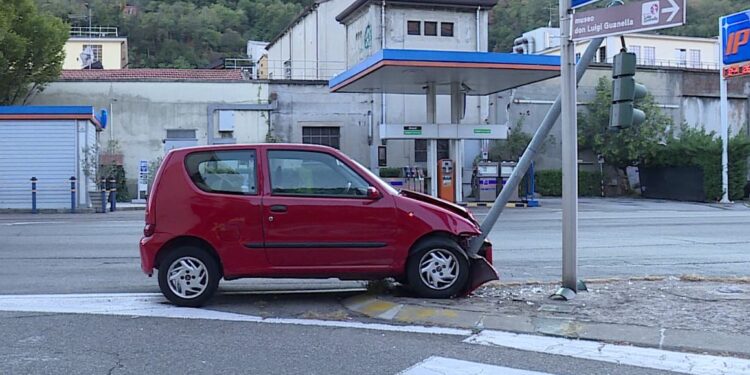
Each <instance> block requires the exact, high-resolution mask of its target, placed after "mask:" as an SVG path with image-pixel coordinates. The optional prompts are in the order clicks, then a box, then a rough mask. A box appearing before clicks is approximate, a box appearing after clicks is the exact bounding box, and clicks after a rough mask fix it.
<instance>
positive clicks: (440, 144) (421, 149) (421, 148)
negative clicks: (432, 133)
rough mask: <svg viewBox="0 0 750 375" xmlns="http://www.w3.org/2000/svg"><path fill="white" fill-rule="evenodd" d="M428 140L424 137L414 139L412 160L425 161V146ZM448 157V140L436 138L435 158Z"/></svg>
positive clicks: (426, 146) (416, 161)
mask: <svg viewBox="0 0 750 375" xmlns="http://www.w3.org/2000/svg"><path fill="white" fill-rule="evenodd" d="M428 145H429V142H428V141H427V140H426V139H415V140H414V162H415V163H426V162H427V148H428ZM448 158H450V140H448V139H438V140H437V159H438V160H440V159H448Z"/></svg>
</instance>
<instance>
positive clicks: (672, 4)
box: [661, 0, 680, 22]
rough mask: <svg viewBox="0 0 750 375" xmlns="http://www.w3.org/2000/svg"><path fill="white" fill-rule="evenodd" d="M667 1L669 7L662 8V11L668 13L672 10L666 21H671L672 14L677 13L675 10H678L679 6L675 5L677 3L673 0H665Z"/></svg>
mask: <svg viewBox="0 0 750 375" xmlns="http://www.w3.org/2000/svg"><path fill="white" fill-rule="evenodd" d="M667 1H669V5H670V6H669V8H662V10H661V12H662V13H669V12H672V14H670V15H669V18H667V22H672V20H673V19H674V16H676V15H677V12H679V11H680V6H679V5H677V3H676V2H675V1H674V0H667Z"/></svg>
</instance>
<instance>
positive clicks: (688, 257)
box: [0, 200, 750, 374]
mask: <svg viewBox="0 0 750 375" xmlns="http://www.w3.org/2000/svg"><path fill="white" fill-rule="evenodd" d="M483 211H484V212H486V209H485V210H481V209H479V210H476V212H477V215H478V216H480V218H481V217H482V215H483ZM142 215H143V214H142V212H118V213H111V214H106V215H101V214H100V215H95V214H88V215H83V214H80V215H66V214H59V215H38V216H36V215H35V216H32V215H0V262H2V264H3V270H2V272H0V289H1V290H2V291H1V292H0V294H6V295H8V294H15V295H21V294H23V295H27V294H58V293H141V292H158V288H157V286H156V280H155V279H154V278H148V277H145V276H144V275H143V274H142V273H141V271H140V268H139V258H138V248H137V242H138V239H139V237H140V232H141V230H142ZM580 216H581V221H580V249H579V254H580V261H579V265H580V276H581V277H585V278H593V277H597V278H598V277H612V276H640V275H667V274H684V273H701V274H711V275H747V274H748V272H750V271H747V270H750V257H748V256H747V253H748V251H750V247H749V246H748V244H749V243H750V231H748V230H747V228H749V227H750V226H749V224H750V209H747V207H745V206H744V205H735V206H733V207H732V208H729V209H727V208H722V207H719V206H710V205H696V204H681V203H667V202H646V201H628V200H617V201H600V200H590V201H587V200H585V201H582V203H581V215H580ZM560 217H561V213H560V210H559V203H558V202H556V201H545V202H543V207H542V208H536V209H508V210H506V212H505V213H503V215H502V216H501V221H500V222H499V223H498V225H497V226H496V228H495V229H494V230H493V231H492V233H491V234H490V238H491V239H492V240H493V242H494V243H495V253H494V256H495V266H496V267H497V268H498V269H499V270H500V272H501V274H502V277H503V279H505V280H508V279H515V280H528V279H545V280H556V279H558V278H559V273H560V271H559V267H560V265H559V264H560V245H559V244H560V227H561V225H560ZM360 287H361V283H358V282H340V281H337V280H305V281H297V280H249V281H248V280H241V281H232V282H224V283H223V284H222V286H221V291H222V292H223V295H222V296H220V297H218V298H217V299H216V300H215V301H214V303H213V304H212V305H211V306H210V307H209V308H210V309H214V310H218V311H227V312H234V313H240V314H253V315H258V316H272V317H291V318H300V319H311V318H312V319H324V320H344V321H363V322H368V319H366V318H363V317H360V316H353V315H352V314H351V313H349V312H347V311H346V310H345V309H343V308H342V306H341V304H340V300H341V299H342V298H345V297H347V296H349V295H351V294H352V293H354V292H324V293H319V292H316V293H293V294H282V293H279V291H284V290H286V291H294V290H299V289H308V290H316V289H332V288H342V289H352V288H354V289H356V288H360ZM269 290H270V291H272V293H270V294H263V293H264V292H267V291H269ZM241 292H251V293H252V294H242V293H241ZM0 332H2V334H3V340H0V373H44V374H48V373H146V372H149V373H175V372H187V373H253V374H286V373H289V374H292V373H294V374H300V373H305V374H318V373H325V374H350V373H357V374H394V373H398V372H399V371H402V370H405V369H406V368H408V367H410V366H412V365H414V364H416V363H418V362H420V361H422V360H425V359H426V358H428V357H430V356H442V357H448V358H459V359H464V360H469V361H475V362H480V363H484V364H495V365H502V366H507V367H512V368H521V369H527V370H534V371H541V372H544V373H550V374H660V373H661V372H658V371H656V370H653V369H643V368H637V367H629V366H620V365H613V364H608V363H605V362H598V361H591V360H583V359H575V358H569V357H560V356H553V355H548V354H544V353H537V352H524V351H518V350H513V349H507V348H492V347H480V346H476V345H468V344H465V343H462V339H463V338H460V337H453V336H444V335H432V334H420V333H410V332H380V331H377V330H361V329H359V330H358V329H354V328H331V327H310V326H299V325H265V324H262V323H248V322H229V321H213V320H190V321H189V322H188V321H186V320H184V319H169V318H149V317H138V318H133V317H123V316H101V315H88V314H60V313H45V314H39V313H24V312H0Z"/></svg>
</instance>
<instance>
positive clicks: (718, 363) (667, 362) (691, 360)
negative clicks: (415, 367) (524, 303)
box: [464, 331, 750, 375]
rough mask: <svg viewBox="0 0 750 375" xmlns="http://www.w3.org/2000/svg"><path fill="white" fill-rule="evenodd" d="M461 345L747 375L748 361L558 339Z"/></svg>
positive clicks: (505, 337)
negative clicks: (476, 345) (499, 347)
mask: <svg viewBox="0 0 750 375" xmlns="http://www.w3.org/2000/svg"><path fill="white" fill-rule="evenodd" d="M464 342H465V343H469V344H479V345H487V346H501V347H505V348H512V349H519V350H527V351H533V352H539V353H547V354H556V355H562V356H567V357H574V358H582V359H588V360H594V361H601V362H610V363H617V364H621V365H629V366H636V367H645V368H650V369H657V370H666V371H674V372H680V373H684V374H691V375H750V360H746V359H741V358H733V357H719V356H711V355H704V354H692V353H680V352H672V351H667V350H660V349H650V348H639V347H635V346H627V345H614V344H605V343H601V342H595V341H585V340H571V339H565V338H560V337H546V336H536V335H525V334H516V333H510V332H500V331H482V332H480V333H478V334H475V335H472V336H470V337H469V338H467V339H466V340H464Z"/></svg>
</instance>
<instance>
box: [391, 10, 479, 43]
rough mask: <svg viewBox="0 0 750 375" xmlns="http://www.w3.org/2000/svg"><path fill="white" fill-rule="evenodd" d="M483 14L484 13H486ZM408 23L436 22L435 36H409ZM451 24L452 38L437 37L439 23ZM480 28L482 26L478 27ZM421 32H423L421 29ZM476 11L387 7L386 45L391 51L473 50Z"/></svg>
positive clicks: (475, 32)
mask: <svg viewBox="0 0 750 375" xmlns="http://www.w3.org/2000/svg"><path fill="white" fill-rule="evenodd" d="M485 13H486V12H485ZM407 21H422V22H423V25H424V21H432V22H437V23H438V36H425V35H408V34H407V32H406V23H407ZM441 22H452V23H453V36H452V37H444V36H440V23H441ZM480 28H481V26H480ZM422 31H423V32H424V29H423V30H422ZM476 35H477V23H476V12H465V11H464V12H456V11H451V10H445V9H433V8H427V9H414V8H411V7H410V8H404V7H399V6H393V7H389V8H388V10H387V12H386V46H387V48H393V49H429V50H441V51H476V50H477V45H476V40H477V37H476Z"/></svg>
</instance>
